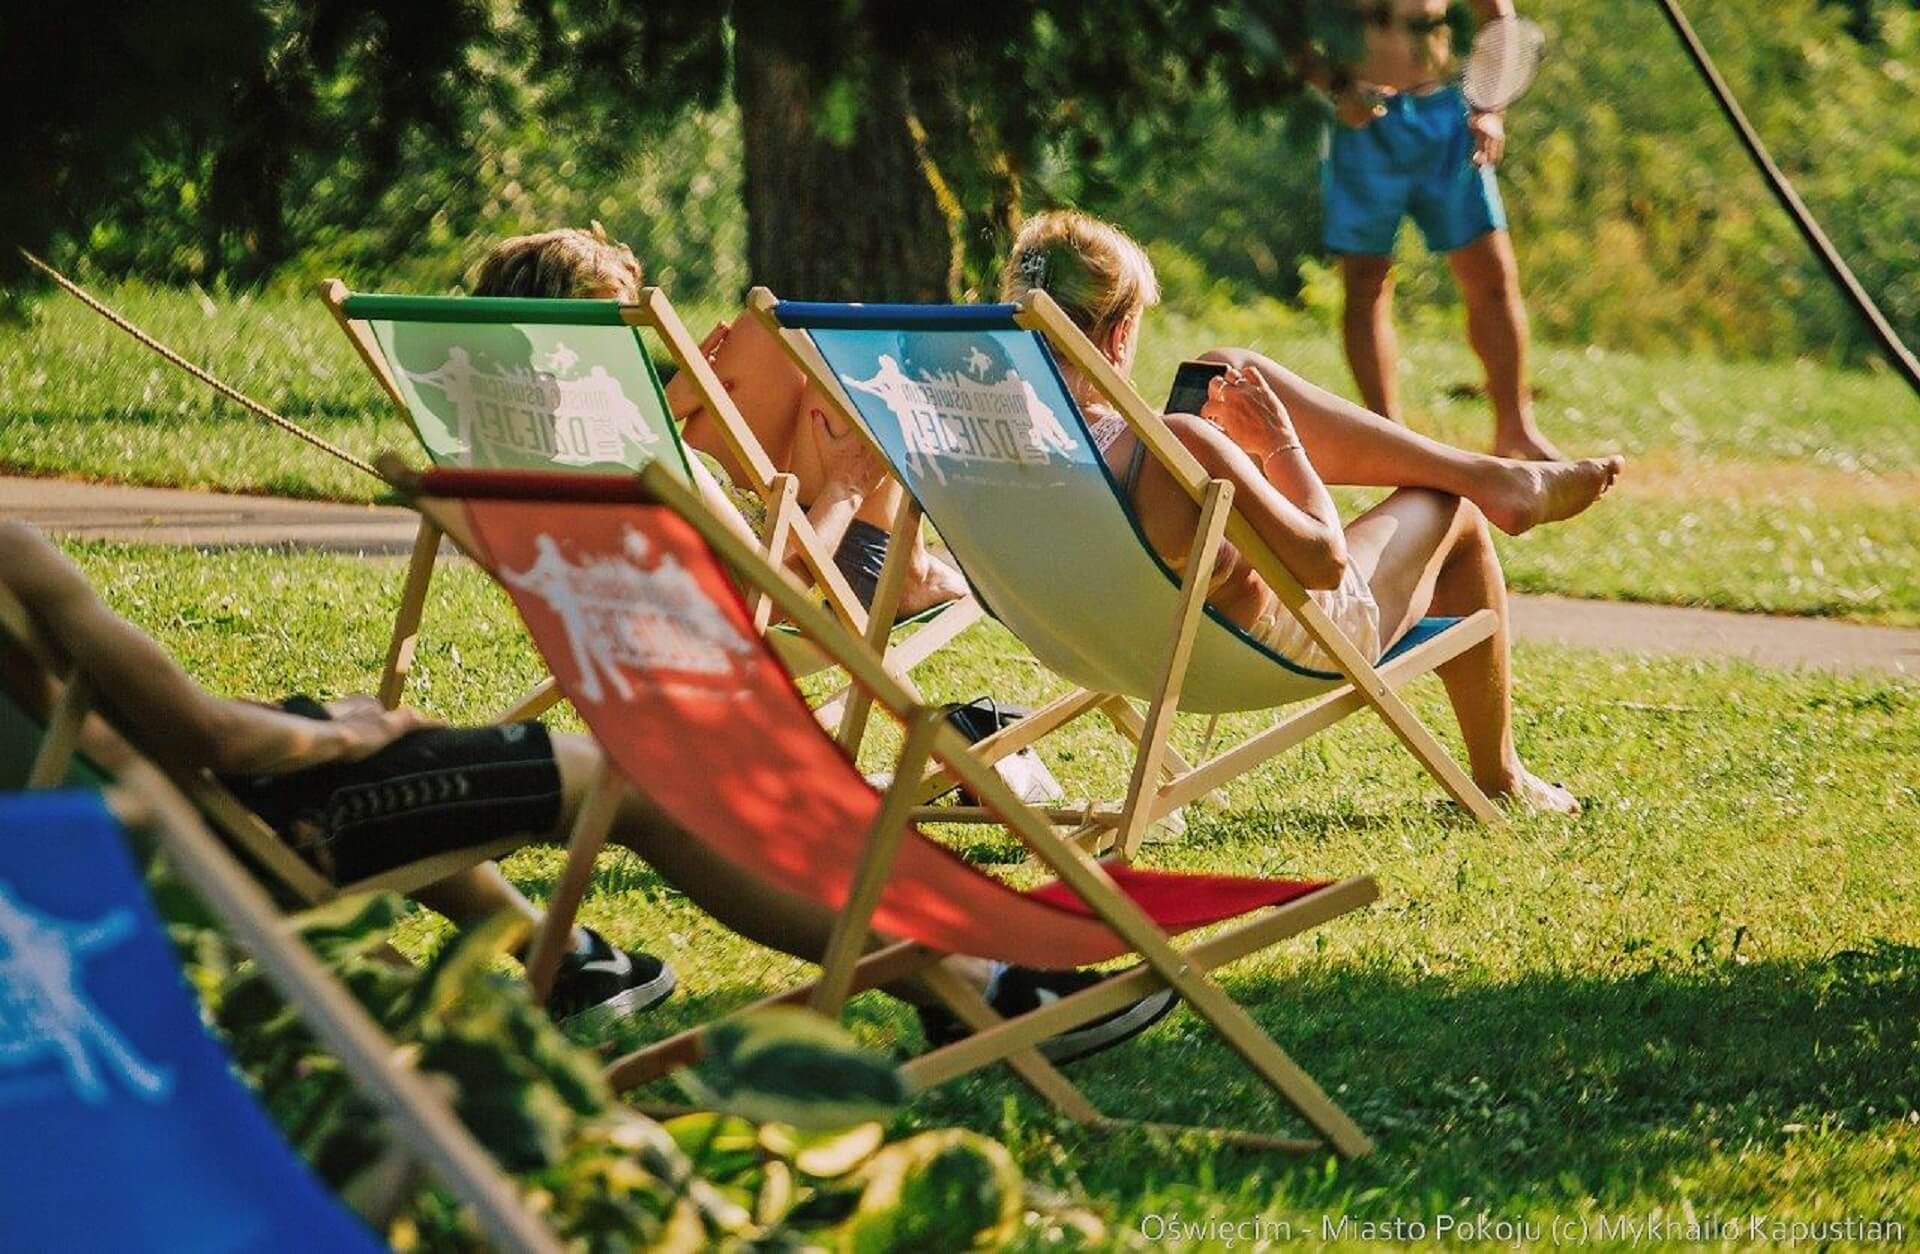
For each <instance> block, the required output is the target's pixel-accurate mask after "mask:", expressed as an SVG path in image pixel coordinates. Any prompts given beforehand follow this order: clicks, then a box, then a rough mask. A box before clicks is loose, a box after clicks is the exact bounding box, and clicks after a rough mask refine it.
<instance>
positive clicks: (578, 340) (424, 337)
mask: <svg viewBox="0 0 1920 1254" xmlns="http://www.w3.org/2000/svg"><path fill="white" fill-rule="evenodd" d="M368 326H369V327H370V328H371V329H372V331H373V334H374V336H375V338H376V339H377V340H378V341H379V344H380V348H381V351H382V353H383V354H384V355H385V357H386V359H387V365H388V367H389V369H390V371H391V373H392V375H393V379H394V383H395V384H396V386H398V388H399V389H400V392H401V394H402V395H403V396H404V397H405V398H406V401H407V410H408V414H409V416H410V417H411V419H412V421H413V425H414V429H415V431H416V433H417V434H418V435H419V437H420V442H421V444H422V445H424V446H425V448H426V450H427V455H428V456H429V457H431V458H432V459H433V462H434V464H435V465H438V466H469V467H475V468H482V469H493V470H535V469H540V470H586V471H597V472H600V473H613V472H618V471H622V470H636V469H638V468H639V467H641V466H643V465H645V464H646V463H647V462H649V461H652V460H654V459H655V458H660V457H664V458H666V459H667V461H668V464H669V465H676V466H682V465H684V460H683V457H682V454H681V453H680V452H679V444H678V439H677V437H676V435H675V433H674V431H673V427H672V421H671V419H670V417H669V415H668V414H667V412H666V407H665V404H664V402H663V400H662V398H661V395H660V385H659V382H658V381H657V380H656V379H655V377H654V374H653V367H652V364H651V363H650V362H649V361H648V360H647V355H646V352H645V351H644V349H643V348H642V347H641V345H640V342H639V339H638V338H637V336H636V335H635V333H634V331H633V330H632V329H631V328H629V327H624V326H572V325H560V324H524V323H481V322H459V323H451V322H447V323H443V322H424V321H422V322H414V321H390V320H386V319H371V320H369V322H368Z"/></svg>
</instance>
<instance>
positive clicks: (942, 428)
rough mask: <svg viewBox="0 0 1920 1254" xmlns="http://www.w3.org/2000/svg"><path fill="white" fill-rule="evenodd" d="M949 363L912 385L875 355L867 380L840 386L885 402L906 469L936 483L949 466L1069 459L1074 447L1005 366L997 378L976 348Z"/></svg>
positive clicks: (889, 359) (926, 370)
mask: <svg viewBox="0 0 1920 1254" xmlns="http://www.w3.org/2000/svg"><path fill="white" fill-rule="evenodd" d="M955 364H956V365H957V366H958V368H957V369H940V368H937V367H928V366H921V367H919V368H918V369H917V370H916V372H915V373H916V374H917V375H918V377H917V378H916V377H914V376H913V375H910V374H909V373H908V372H907V371H906V370H904V369H902V368H901V365H900V361H899V360H898V359H897V358H895V357H894V356H892V355H891V354H887V353H882V354H881V355H880V358H879V368H878V370H877V371H875V373H874V375H873V377H871V378H867V379H858V378H852V377H848V378H847V379H846V380H845V382H846V384H847V386H848V387H850V388H853V389H854V390H856V391H858V392H864V393H866V394H867V395H869V396H874V397H878V398H879V399H880V400H882V401H884V402H885V403H886V406H887V409H888V410H889V411H890V412H891V413H892V415H893V418H894V420H895V421H896V422H898V423H899V424H900V437H901V439H902V441H903V442H904V443H905V445H906V452H907V462H908V465H909V466H910V467H911V468H912V469H913V470H914V471H915V472H916V473H919V474H931V475H932V476H933V477H934V478H935V479H936V480H937V481H938V482H940V483H945V482H946V481H947V469H948V466H949V465H950V464H953V463H959V464H961V465H963V466H964V465H965V464H967V463H974V462H986V463H992V464H999V465H1035V464H1042V463H1045V462H1046V461H1047V460H1048V459H1049V458H1050V457H1052V456H1053V455H1055V454H1058V455H1059V456H1061V457H1062V458H1063V459H1068V460H1070V459H1071V457H1072V454H1073V452H1074V450H1075V449H1077V448H1078V447H1079V445H1078V444H1077V443H1076V442H1075V441H1074V439H1073V437H1072V436H1070V435H1068V434H1067V429H1066V427H1065V426H1063V425H1062V424H1061V422H1060V416H1059V415H1058V414H1056V413H1055V412H1054V411H1053V410H1052V408H1050V407H1049V406H1048V405H1047V403H1046V402H1045V401H1042V400H1041V399H1040V397H1039V395H1038V394H1037V393H1035V391H1034V389H1033V385H1032V384H1031V383H1028V382H1027V381H1026V380H1025V379H1024V378H1022V377H1021V376H1020V374H1019V372H1018V371H1016V370H1015V369H1014V368H1013V367H1012V365H1011V364H1006V365H1003V366H1002V368H1001V369H1000V370H999V372H998V375H997V377H996V374H995V361H994V359H993V357H991V356H989V355H988V353H987V352H986V350H985V348H984V347H983V346H982V345H981V344H980V343H974V344H972V345H970V346H969V351H968V352H967V353H966V354H965V355H964V356H963V357H962V358H961V360H960V361H959V362H957V363H955Z"/></svg>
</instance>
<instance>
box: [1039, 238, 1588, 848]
mask: <svg viewBox="0 0 1920 1254" xmlns="http://www.w3.org/2000/svg"><path fill="white" fill-rule="evenodd" d="M1036 290H1044V291H1045V292H1046V293H1047V295H1048V296H1050V297H1052V298H1053V300H1054V301H1055V302H1057V303H1058V304H1059V305H1060V307H1061V309H1062V310H1063V311H1064V312H1065V313H1066V315H1067V316H1068V317H1069V318H1071V319H1072V320H1073V322H1074V323H1075V325H1077V326H1078V327H1079V328H1080V329H1081V330H1082V331H1084V332H1085V333H1086V335H1087V337H1088V338H1089V339H1090V340H1092V341H1093V344H1094V347H1095V348H1097V349H1098V350H1099V351H1100V352H1101V353H1103V354H1104V355H1105V356H1106V357H1107V359H1108V360H1109V361H1111V362H1112V363H1113V365H1114V366H1115V368H1116V369H1118V370H1119V371H1120V373H1121V374H1122V375H1123V376H1124V375H1127V374H1129V373H1130V372H1131V370H1132V367H1133V360H1134V355H1135V353H1136V352H1137V350H1138V348H1139V345H1140V333H1141V327H1142V325H1143V322H1144V320H1145V316H1146V311H1147V310H1148V309H1149V308H1151V307H1152V306H1153V305H1154V304H1155V303H1156V302H1157V301H1158V300H1159V297H1160V289H1159V284H1158V281H1157V280H1156V278H1155V276H1154V272H1153V264H1152V262H1150V261H1149V260H1148V259H1147V254H1146V251H1145V250H1144V249H1142V248H1141V247H1140V245H1139V244H1137V243H1136V242H1134V240H1133V239H1131V238H1130V237H1128V235H1127V234H1126V233H1125V232H1124V231H1122V230H1120V228H1118V227H1116V226H1114V225H1112V224H1111V223H1108V222H1102V221H1100V220H1099V219H1097V218H1094V217H1091V216H1089V215H1087V214H1083V213H1078V212H1075V211H1072V210H1056V211H1052V212H1049V213H1043V214H1040V215H1039V216H1037V217H1034V218H1031V219H1029V220H1028V221H1027V222H1026V224H1025V225H1024V226H1023V227H1022V228H1021V230H1020V233H1019V236H1018V237H1017V238H1016V239H1015V241H1014V245H1013V251H1012V254H1011V256H1009V258H1008V259H1007V263H1006V267H1005V269H1004V271H1003V274H1002V284H1001V298H1002V299H1004V300H1009V301H1018V300H1022V299H1024V298H1025V297H1026V296H1027V295H1028V294H1029V293H1031V292H1033V291H1036ZM1204 356H1205V358H1206V359H1207V360H1210V361H1216V362H1220V363H1222V364H1224V365H1225V366H1226V367H1227V369H1226V372H1225V373H1224V374H1223V375H1221V376H1220V377H1219V378H1217V379H1215V380H1214V381H1213V382H1212V384H1211V385H1210V387H1209V390H1208V399H1207V402H1206V404H1205V405H1204V406H1203V407H1202V409H1201V412H1200V413H1198V414H1168V415H1167V416H1166V421H1167V425H1168V427H1169V428H1170V429H1171V430H1172V431H1173V433H1174V435H1175V436H1177V437H1178V438H1179V439H1180V441H1181V443H1182V444H1184V445H1185V446H1186V447H1187V449H1188V450H1189V451H1190V452H1192V453H1193V455H1194V456H1195V458H1197V459H1198V460H1199V462H1200V465H1201V467H1202V468H1203V469H1204V470H1205V471H1206V472H1207V474H1208V475H1210V476H1212V477H1214V478H1219V479H1226V480H1229V481H1231V482H1232V483H1233V485H1234V488H1235V493H1234V498H1233V499H1234V504H1235V508H1236V509H1237V510H1239V512H1240V513H1241V515H1242V516H1243V517H1245V518H1246V519H1247V521H1248V522H1249V523H1250V524H1252V526H1253V527H1254V528H1255V529H1256V530H1257V531H1258V532H1259V533H1260V536H1261V538H1262V539H1264V540H1265V541H1266V542H1267V544H1268V545H1269V546H1271V547H1272V549H1273V551H1274V552H1275V554H1276V555H1278V557H1279V558H1280V560H1281V561H1282V562H1284V563H1286V566H1287V569H1288V570H1290V571H1292V572H1293V574H1294V577H1295V578H1297V579H1298V580H1299V581H1300V583H1301V585H1302V586H1303V587H1305V588H1306V589H1307V590H1308V592H1309V595H1311V596H1312V597H1313V599H1314V600H1315V601H1316V602H1318V603H1319V605H1320V607H1321V608H1322V609H1323V610H1325V611H1326V612H1327V615H1328V616H1329V617H1330V618H1332V619H1333V621H1334V622H1335V623H1336V624H1337V625H1338V626H1339V627H1340V628H1341V630H1342V631H1344V632H1345V633H1346V634H1347V636H1348V637H1349V638H1351V639H1352V640H1353V641H1354V642H1355V643H1356V644H1357V645H1358V646H1359V647H1360V648H1361V650H1362V651H1363V652H1369V653H1371V654H1372V655H1373V656H1375V657H1378V656H1379V655H1380V653H1381V651H1382V650H1383V649H1384V648H1385V647H1386V646H1387V645H1389V644H1391V643H1392V642H1393V641H1394V640H1397V639H1399V637H1400V636H1401V635H1403V634H1404V633H1405V632H1406V631H1407V630H1408V629H1409V628H1410V627H1412V626H1413V624H1415V623H1416V622H1418V621H1419V620H1420V619H1421V618H1423V617H1425V616H1426V615H1428V614H1439V615H1462V616H1464V615H1468V614H1472V613H1474V612H1475V611H1478V610H1482V609H1488V610H1492V611H1493V612H1494V615H1495V616H1496V618H1497V619H1498V622H1499V626H1498V627H1497V628H1496V630H1495V632H1494V634H1493V635H1492V637H1490V638H1489V639H1488V640H1487V641H1485V642H1484V643H1482V644H1479V645H1476V646H1474V647H1473V648H1472V649H1469V650H1468V651H1466V652H1465V653H1462V654H1461V655H1460V656H1459V657H1457V658H1454V659H1453V660H1452V661H1449V662H1448V663H1446V664H1445V665H1444V666H1441V667H1439V668H1438V671H1437V673H1438V674H1439V676H1440V678H1441V680H1442V682H1444V683H1445V684H1446V688H1447V695H1448V697H1449V699H1450V700H1451V701H1452V703H1453V710H1454V715H1455V717H1456V718H1457V719H1458V721H1459V724H1460V730H1461V733H1462V736H1463V737H1464V739H1465V741H1466V747H1467V757H1468V760H1469V763H1470V765H1471V768H1472V772H1473V777H1474V782H1475V783H1477V784H1479V786H1480V788H1481V790H1482V791H1484V792H1485V793H1487V794H1488V795H1489V796H1493V797H1504V798H1508V799H1509V800H1511V801H1512V802H1513V803H1514V804H1516V805H1519V806H1521V807H1523V808H1526V809H1531V810H1541V811H1550V812H1555V813H1562V814H1575V813H1578V812H1579V809H1580V805H1579V802H1578V801H1576V800H1575V799H1574V796H1573V794H1572V793H1570V792H1569V791H1567V789H1566V788H1564V787H1562V786H1560V785H1558V784H1550V783H1547V782H1546V781H1544V780H1542V779H1540V778H1539V777H1538V776H1536V775H1534V774H1533V772H1531V771H1530V770H1528V769H1527V768H1526V766H1525V765H1524V764H1523V763H1522V762H1521V760H1520V755H1519V752H1518V750H1517V749H1516V748H1515V746H1514V741H1513V711H1512V703H1511V700H1510V698H1509V687H1510V684H1511V678H1512V676H1511V663H1510V660H1509V656H1508V640H1509V631H1508V621H1507V588H1506V580H1505V577H1504V576H1503V575H1502V573H1501V569H1500V557H1499V554H1498V553H1497V552H1495V550H1494V547H1493V537H1492V535H1491V533H1490V531H1489V528H1488V520H1489V519H1491V520H1493V522H1494V523H1495V524H1496V525H1498V526H1499V527H1500V528H1501V529H1502V530H1504V531H1507V532H1510V533H1516V534H1517V533H1518V532H1521V531H1525V530H1527V529H1528V528H1531V527H1534V526H1537V525H1540V524H1543V523H1549V522H1555V521H1558V520H1560V519H1564V518H1570V517H1572V516H1573V515H1575V514H1578V513H1580V512H1581V511H1583V510H1585V509H1587V508H1588V507H1589V506H1591V505H1593V504H1594V502H1596V501H1597V500H1599V499H1600V497H1601V495H1602V494H1604V493H1605V492H1606V491H1607V489H1608V488H1610V487H1611V486H1612V484H1613V481H1614V479H1615V478H1616V477H1617V476H1618V475H1619V474H1620V472H1621V470H1622V469H1623V468H1624V462H1623V461H1622V459H1621V458H1618V457H1610V458H1593V459H1589V460H1586V461H1579V462H1532V461H1520V460H1514V459H1508V458H1500V457H1492V456H1488V455H1485V454H1480V453H1468V452H1465V451H1464V450H1461V449H1456V448H1452V447H1450V446H1448V445H1444V444H1441V443H1439V442H1438V441H1435V440H1430V439H1428V438H1426V437H1425V436H1422V435H1419V434H1417V433H1415V432H1413V431H1410V430H1408V429H1407V428H1405V427H1402V426H1400V425H1398V424H1396V423H1392V422H1389V421H1387V420H1386V419H1384V418H1381V417H1380V416H1379V415H1377V414H1371V413H1368V412H1367V411H1365V410H1363V409H1360V408H1359V407H1358V406H1355V405H1353V404H1351V403H1349V402H1346V401H1343V400H1341V399H1340V398H1338V397H1336V396H1334V395H1332V394H1331V393H1329V392H1326V391H1324V390H1322V389H1320V388H1317V387H1314V386H1313V385H1312V384H1310V383H1308V382H1307V381H1306V380H1304V379H1302V378H1300V377H1299V376H1298V375H1295V374H1293V373H1292V372H1291V371H1288V370H1287V369H1286V368H1285V367H1283V366H1281V365H1280V364H1279V363H1277V362H1274V361H1272V360H1270V359H1268V358H1266V357H1263V356H1261V355H1260V354H1258V353H1255V352H1251V351H1249V350H1246V349H1232V348H1228V349H1215V350H1213V351H1211V352H1209V353H1207V354H1205V355H1204ZM1061 374H1062V376H1063V377H1064V379H1065V381H1066V383H1067V386H1068V388H1069V389H1070V390H1071V391H1072V393H1073V395H1074V398H1075V400H1076V401H1077V402H1078V403H1079V404H1080V406H1081V408H1082V410H1083V412H1085V414H1086V415H1087V418H1088V420H1089V423H1090V427H1091V433H1092V436H1093V439H1094V443H1095V444H1096V445H1097V446H1098V448H1099V450H1100V453H1101V456H1102V457H1103V458H1104V459H1105V461H1106V464H1107V466H1108V468H1109V469H1111V470H1112V471H1113V472H1114V476H1115V478H1116V480H1117V482H1119V483H1120V484H1121V486H1122V491H1123V493H1124V495H1125V501H1126V504H1127V505H1128V507H1129V508H1130V509H1131V510H1132V511H1133V513H1134V515H1135V517H1136V518H1137V519H1138V521H1139V523H1140V528H1141V531H1142V533H1143V534H1144V535H1145V536H1146V538H1147V541H1148V543H1150V544H1151V545H1152V546H1153V548H1154V550H1155V552H1157V553H1158V554H1159V555H1160V557H1161V559H1162V560H1163V561H1164V562H1166V563H1167V564H1168V566H1169V567H1170V568H1171V569H1173V570H1176V571H1178V570H1179V569H1180V568H1181V567H1182V566H1183V565H1184V564H1185V562H1186V560H1187V555H1188V552H1189V550H1190V548H1191V545H1192V543H1193V536H1194V529H1195V528H1196V527H1197V526H1198V523H1199V507H1198V506H1197V505H1196V504H1195V503H1194V501H1193V498H1192V497H1190V496H1188V495H1187V493H1186V491H1185V489H1184V488H1182V487H1181V486H1180V484H1179V483H1178V482H1177V481H1176V480H1175V479H1174V477H1173V475H1172V474H1171V473H1170V472H1169V471H1168V470H1166V468H1165V467H1163V466H1162V465H1161V464H1160V462H1159V461H1158V460H1157V459H1155V458H1153V457H1151V456H1149V455H1148V453H1147V449H1146V446H1145V445H1144V444H1142V443H1141V442H1140V441H1139V439H1138V438H1137V437H1136V436H1135V435H1134V434H1133V431H1132V428H1131V427H1129V426H1128V425H1127V422H1126V420H1125V419H1124V418H1122V417H1121V416H1120V414H1119V413H1118V412H1117V411H1115V410H1114V409H1113V408H1112V406H1111V405H1110V404H1109V403H1108V401H1107V400H1106V399H1105V397H1104V396H1103V395H1102V393H1101V392H1100V391H1099V389H1098V388H1097V387H1095V386H1094V384H1093V383H1092V381H1091V380H1089V379H1087V378H1085V377H1083V376H1082V374H1081V373H1080V372H1079V371H1078V370H1076V369H1075V368H1074V367H1073V366H1072V365H1070V364H1067V363H1062V366H1061ZM1328 483H1339V484H1349V485H1356V486H1367V487H1391V488H1394V489H1396V490H1395V491H1394V492H1393V493H1392V494H1391V495H1390V496H1388V497H1387V498H1386V499H1385V500H1384V501H1382V502H1381V503H1380V504H1378V505H1376V506H1374V507H1373V508H1372V509H1370V510H1368V511H1367V512H1366V513H1364V514H1362V515H1361V516H1360V517H1358V518H1356V519H1355V520H1354V521H1353V522H1351V523H1349V524H1346V525H1345V526H1344V527H1343V526H1342V525H1341V522H1340V517H1339V515H1338V513H1337V512H1336V511H1335V509H1334V505H1333V498H1332V497H1331V496H1330V495H1328V492H1327V488H1326V485H1327V484H1328ZM1207 600H1208V603H1209V604H1210V605H1212V606H1214V607H1215V608H1216V609H1218V610H1219V611H1220V612H1221V613H1223V614H1224V615H1226V617H1227V618H1229V619H1230V620H1232V621H1233V622H1234V623H1235V624H1237V625H1238V626H1240V627H1241V628H1242V629H1243V630H1245V631H1246V632H1247V633H1248V634H1249V635H1251V636H1252V637H1253V638H1254V639H1256V640H1259V641H1260V642H1262V643H1263V644H1266V645H1267V646H1269V647H1270V648H1272V649H1274V650H1275V651H1277V652H1279V653H1280V654H1282V655H1283V656H1286V657H1288V658H1290V659H1292V660H1294V661H1296V662H1298V663H1299V664H1300V665H1302V666H1305V667H1308V668H1312V669H1318V670H1327V669H1331V664H1330V663H1331V660H1330V659H1328V658H1327V657H1325V656H1324V655H1323V653H1322V652H1321V651H1320V649H1319V647H1318V646H1317V645H1316V644H1315V643H1314V642H1312V641H1311V640H1309V639H1308V638H1307V637H1306V635H1305V632H1304V631H1303V630H1302V629H1301V627H1300V625H1299V623H1298V621H1297V620H1296V619H1295V618H1294V617H1293V615H1292V614H1291V613H1289V612H1288V611H1287V609H1286V608H1285V607H1284V606H1283V605H1282V604H1281V603H1280V600H1279V598H1278V597H1277V596H1275V595H1274V592H1273V590H1272V589H1271V588H1270V587H1268V586H1267V584H1266V583H1265V581H1264V580H1262V579H1261V578H1260V576H1259V574H1258V573H1257V572H1256V571H1255V570H1254V569H1253V567H1252V566H1251V565H1250V564H1249V563H1248V562H1247V561H1246V560H1245V559H1244V558H1242V557H1241V556H1240V555H1239V554H1238V553H1237V552H1235V551H1234V550H1233V549H1232V548H1230V547H1229V548H1226V549H1223V550H1222V552H1221V556H1220V565H1219V567H1218V568H1217V569H1216V571H1215V574H1214V581H1213V591H1212V592H1211V593H1210V594H1209V596H1208V598H1207Z"/></svg>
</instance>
